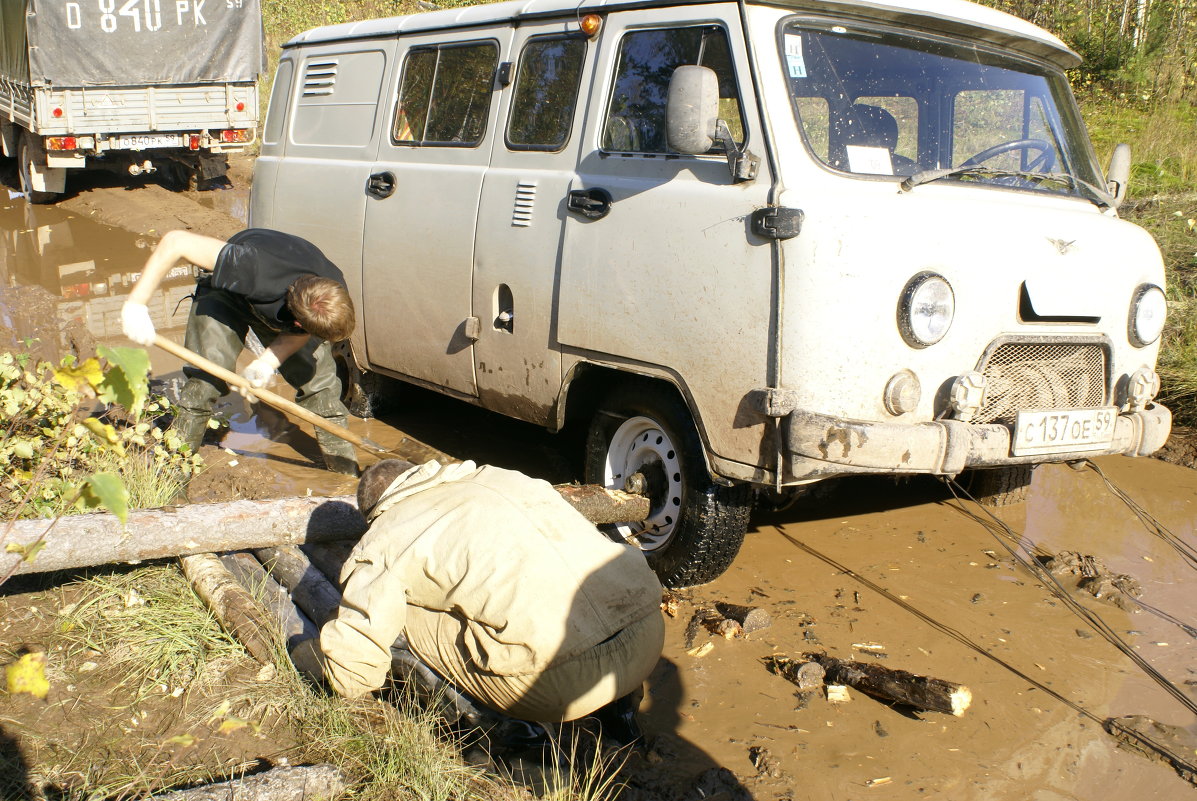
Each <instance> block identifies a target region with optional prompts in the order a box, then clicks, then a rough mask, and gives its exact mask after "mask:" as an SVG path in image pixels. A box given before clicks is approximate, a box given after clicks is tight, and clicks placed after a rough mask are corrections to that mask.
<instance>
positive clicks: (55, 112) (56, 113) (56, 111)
mask: <svg viewBox="0 0 1197 801" xmlns="http://www.w3.org/2000/svg"><path fill="white" fill-rule="evenodd" d="M50 113H51V114H53V115H54V117H55V118H58V117H61V116H62V107H61V106H58V107H56V108H55V109H54V110H53V111H51V112H50Z"/></svg>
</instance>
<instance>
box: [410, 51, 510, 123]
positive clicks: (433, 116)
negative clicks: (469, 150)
mask: <svg viewBox="0 0 1197 801" xmlns="http://www.w3.org/2000/svg"><path fill="white" fill-rule="evenodd" d="M498 61H499V47H498V45H497V44H496V43H495V42H493V41H486V42H477V43H469V44H454V45H444V46H440V47H423V48H413V49H412V51H411V52H410V53H409V54H408V56H407V61H406V63H405V64H404V67H403V82H402V84H401V85H400V87H399V102H398V104H397V105H396V107H395V124H394V126H393V127H392V129H391V135H392V138H393V139H394V140H395V141H396V142H398V143H402V144H413V145H448V146H454V145H457V146H469V145H477V144H478V143H479V142H481V141H482V136H483V134H485V133H486V119H487V117H488V116H489V115H490V101H491V94H492V89H493V88H494V76H495V67H496V66H497V65H498Z"/></svg>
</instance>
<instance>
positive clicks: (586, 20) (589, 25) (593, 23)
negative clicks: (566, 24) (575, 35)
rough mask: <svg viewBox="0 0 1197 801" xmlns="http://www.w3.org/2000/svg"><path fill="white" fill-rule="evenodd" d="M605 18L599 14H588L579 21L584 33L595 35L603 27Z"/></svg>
mask: <svg viewBox="0 0 1197 801" xmlns="http://www.w3.org/2000/svg"><path fill="white" fill-rule="evenodd" d="M602 24H603V18H602V17H600V16H599V15H598V14H587V15H586V16H584V17H582V19H581V20H579V21H578V27H580V28H581V29H582V33H584V34H586V35H587V36H594V35H595V34H596V33H598V30H599V28H600V27H602Z"/></svg>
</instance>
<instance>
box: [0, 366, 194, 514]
mask: <svg viewBox="0 0 1197 801" xmlns="http://www.w3.org/2000/svg"><path fill="white" fill-rule="evenodd" d="M101 354H102V355H103V356H105V357H106V358H105V360H104V361H101V360H100V359H88V360H87V361H85V362H83V363H82V364H76V363H75V362H74V360H73V359H69V358H68V359H66V360H64V361H63V363H62V364H60V365H59V366H58V367H54V366H53V365H51V364H50V363H48V362H39V363H36V364H31V361H32V360H31V358H30V357H29V356H28V355H27V354H12V353H0V432H2V438H0V470H2V471H3V472H2V473H0V515H2V516H3V517H4V519H8V520H11V519H13V518H18V517H54V516H58V515H62V514H68V513H71V512H77V511H84V510H86V509H88V508H95V507H96V506H106V507H108V508H110V509H112V511H117V512H118V513H120V511H123V509H124V508H127V507H128V506H129V505H132V506H134V507H147V506H162V505H164V504H165V503H168V502H169V501H170V500H171V498H172V497H173V496H174V495H175V494H177V492H178V490H179V489H180V488H181V487H182V484H183V482H184V481H185V479H186V477H187V476H190V475H191V474H193V473H194V472H195V471H196V470H197V469H198V468H199V466H200V465H201V464H202V460H201V459H200V457H199V455H198V454H193V453H190V452H189V449H188V448H187V446H186V445H184V444H183V443H182V442H181V441H180V440H179V439H178V437H177V436H176V435H175V434H174V432H172V431H169V430H166V431H163V429H162V428H161V427H160V426H159V425H158V422H159V419H160V418H161V417H162V416H163V415H164V414H165V413H166V412H167V411H168V404H167V403H166V401H165V400H164V399H160V398H150V397H149V396H148V391H147V387H146V374H147V371H148V368H149V361H148V357H147V356H146V354H145V351H143V350H140V349H134V348H101ZM131 468H132V469H131ZM110 493H115V494H113V495H112V496H111V497H106V496H107V495H109V494H110ZM114 507H116V508H114Z"/></svg>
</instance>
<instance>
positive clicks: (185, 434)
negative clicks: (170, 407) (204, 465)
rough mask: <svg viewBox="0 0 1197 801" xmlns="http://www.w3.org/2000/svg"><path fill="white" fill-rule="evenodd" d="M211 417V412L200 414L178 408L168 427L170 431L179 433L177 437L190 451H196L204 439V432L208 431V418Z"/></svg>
mask: <svg viewBox="0 0 1197 801" xmlns="http://www.w3.org/2000/svg"><path fill="white" fill-rule="evenodd" d="M211 418H212V415H211V414H201V413H198V412H193V411H190V410H188V409H180V410H179V413H178V414H177V415H175V421H174V422H173V423H171V426H170V427H171V430H172V431H174V432H175V433H176V434H178V435H179V439H181V440H182V441H183V442H185V443H187V444H188V445H189V446H190V447H191V452H192V453H196V452H198V451H199V449H200V445H201V444H202V443H203V441H204V434H206V433H207V431H208V420H210V419H211Z"/></svg>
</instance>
